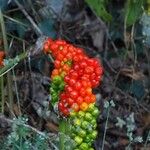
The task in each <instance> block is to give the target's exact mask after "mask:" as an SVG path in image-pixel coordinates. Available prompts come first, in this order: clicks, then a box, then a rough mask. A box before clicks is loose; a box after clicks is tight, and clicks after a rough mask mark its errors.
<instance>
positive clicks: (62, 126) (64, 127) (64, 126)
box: [59, 118, 69, 150]
mask: <svg viewBox="0 0 150 150" xmlns="http://www.w3.org/2000/svg"><path fill="white" fill-rule="evenodd" d="M59 132H60V135H59V150H65V139H66V137H65V135H67V134H68V133H69V126H68V122H67V120H64V119H63V118H62V119H60V122H59Z"/></svg>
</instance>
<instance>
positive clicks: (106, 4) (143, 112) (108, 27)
mask: <svg viewBox="0 0 150 150" xmlns="http://www.w3.org/2000/svg"><path fill="white" fill-rule="evenodd" d="M0 27H1V28H0V50H4V51H5V53H6V58H5V60H4V67H3V68H0V149H12V150H26V149H33V150H34V149H36V150H38V149H40V150H41V149H43V150H45V149H51V150H52V149H58V142H59V136H58V135H59V134H62V133H59V132H58V121H59V118H58V117H57V115H56V114H57V110H55V109H53V108H52V107H51V105H50V104H49V103H50V93H49V85H50V79H49V77H50V74H51V71H52V69H53V63H52V61H51V59H50V58H48V57H47V56H45V55H44V54H43V53H42V46H43V42H44V41H45V39H46V37H48V36H49V37H51V38H53V39H57V38H61V39H65V40H66V41H68V42H70V43H72V44H74V45H76V46H79V47H82V48H84V49H85V51H86V53H87V54H88V55H89V56H91V57H97V58H99V59H101V61H102V63H103V66H104V70H105V71H104V77H103V82H102V84H101V85H100V86H99V87H98V88H97V89H95V91H94V92H95V94H96V95H97V105H98V106H99V109H100V110H101V114H100V116H99V118H98V120H97V121H98V132H99V134H98V137H97V140H96V141H95V143H94V147H95V149H96V150H101V149H105V150H107V149H108V150H109V149H110V150H111V149H119V150H121V149H123V150H124V149H128V150H129V149H143V150H144V149H145V150H148V149H150V90H149V89H150V52H149V47H150V2H149V0H80V1H78V0H0ZM63 136H64V137H65V145H66V150H71V149H72V148H71V147H70V145H71V144H70V142H72V141H71V139H70V138H69V137H68V136H67V135H63Z"/></svg>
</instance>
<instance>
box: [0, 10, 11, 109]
mask: <svg viewBox="0 0 150 150" xmlns="http://www.w3.org/2000/svg"><path fill="white" fill-rule="evenodd" d="M0 24H1V29H2V36H3V42H4V50H5V52H6V55H7V52H8V43H7V35H6V29H5V23H4V18H3V14H2V11H1V9H0ZM7 87H8V99H9V105H10V112H13V92H12V79H11V75H10V73H7Z"/></svg>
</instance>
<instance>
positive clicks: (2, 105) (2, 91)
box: [0, 77, 5, 114]
mask: <svg viewBox="0 0 150 150" xmlns="http://www.w3.org/2000/svg"><path fill="white" fill-rule="evenodd" d="M0 84H1V112H2V114H3V113H4V103H5V97H4V77H1V78H0Z"/></svg>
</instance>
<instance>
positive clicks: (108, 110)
mask: <svg viewBox="0 0 150 150" xmlns="http://www.w3.org/2000/svg"><path fill="white" fill-rule="evenodd" d="M109 115H110V106H109V107H108V109H107V118H106V124H105V130H104V136H103V143H102V150H104V145H105V137H106V131H107V125H108V119H109Z"/></svg>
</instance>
